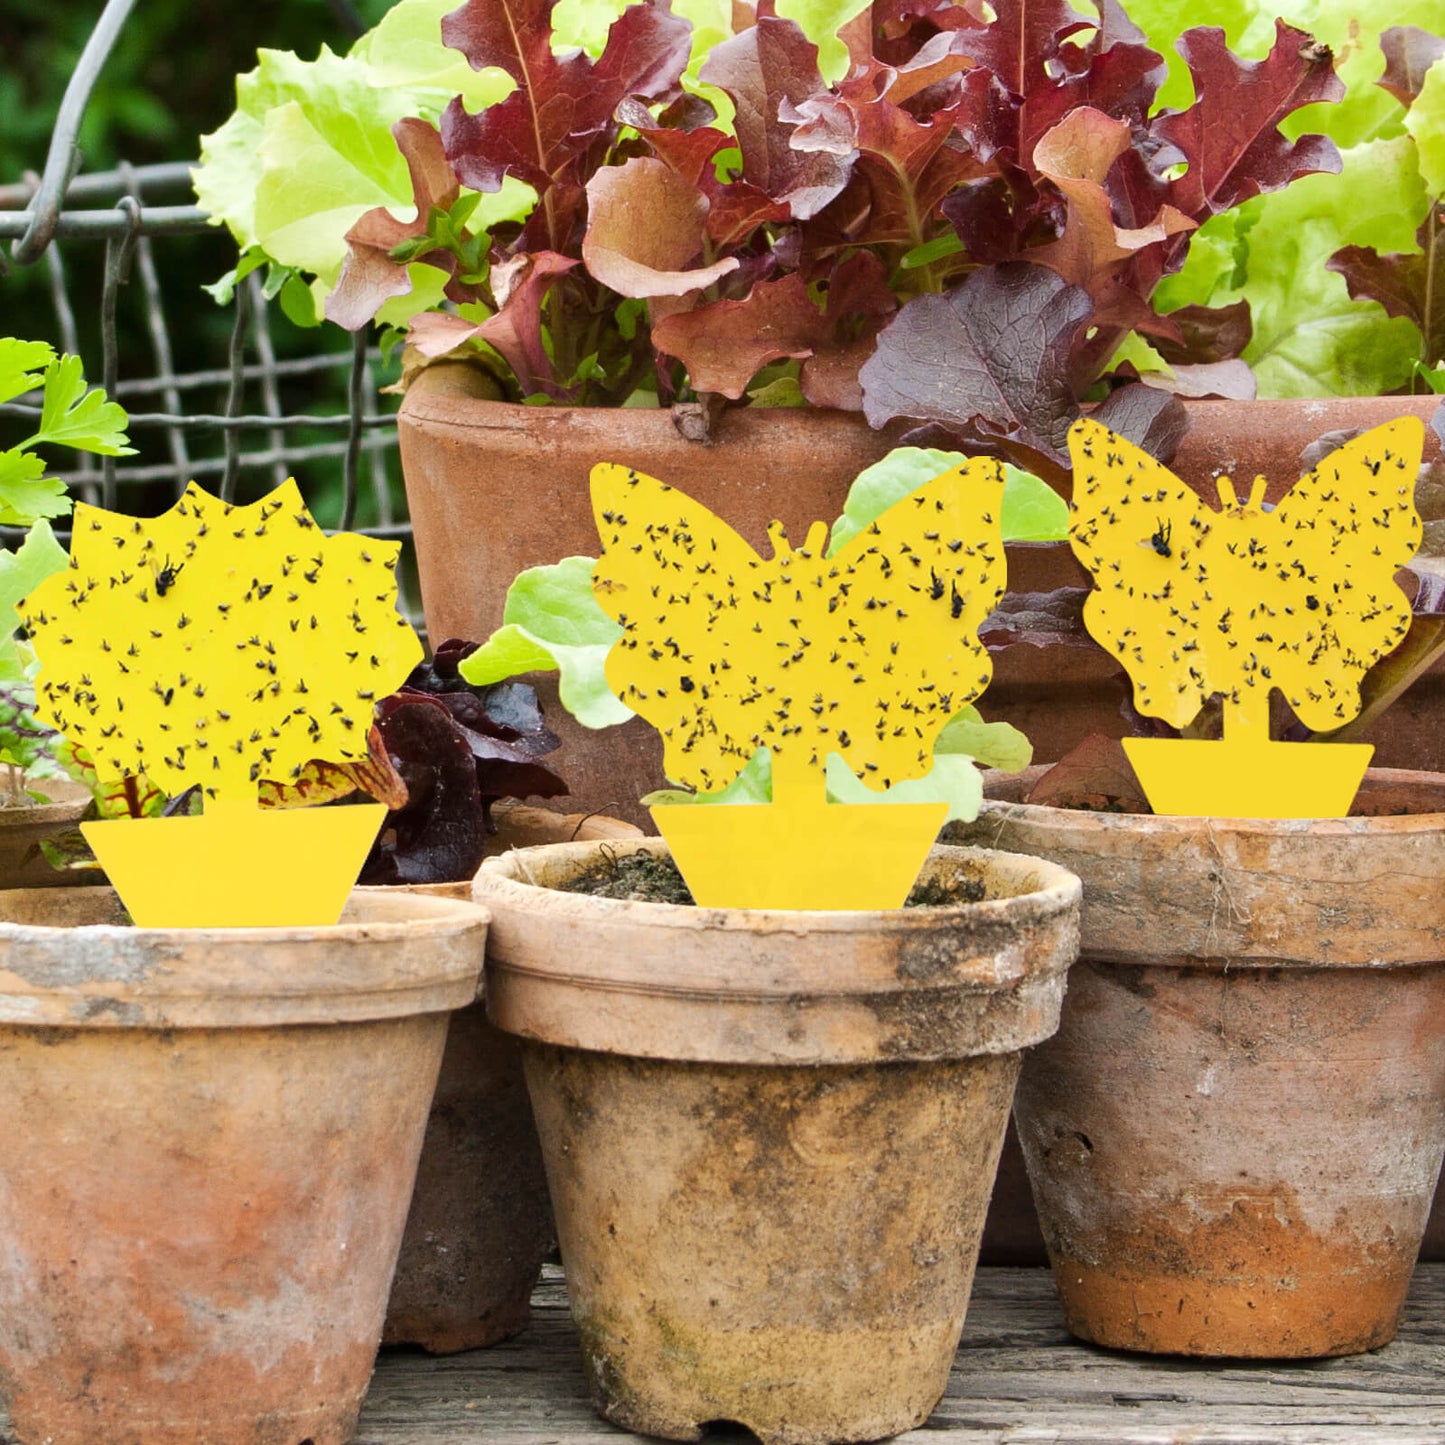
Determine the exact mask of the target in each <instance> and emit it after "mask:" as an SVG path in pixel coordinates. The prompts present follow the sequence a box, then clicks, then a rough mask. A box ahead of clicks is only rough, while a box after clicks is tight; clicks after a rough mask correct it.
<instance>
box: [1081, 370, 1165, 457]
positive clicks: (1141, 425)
mask: <svg viewBox="0 0 1445 1445" xmlns="http://www.w3.org/2000/svg"><path fill="white" fill-rule="evenodd" d="M1090 416H1091V417H1092V418H1093V420H1095V421H1097V422H1100V423H1101V424H1102V425H1104V426H1106V427H1108V428H1109V429H1110V430H1111V431H1116V432H1118V433H1119V435H1120V436H1123V437H1127V438H1128V439H1129V440H1130V441H1131V442H1133V443H1134V445H1135V446H1137V447H1139V448H1141V449H1142V450H1143V451H1146V452H1148V453H1149V455H1150V456H1151V457H1156V458H1157V459H1158V460H1159V461H1161V462H1166V463H1167V462H1169V461H1171V460H1172V459H1173V456H1174V453H1175V452H1176V451H1178V450H1179V443H1180V442H1181V441H1183V440H1184V433H1185V432H1186V431H1188V430H1189V414H1188V412H1187V411H1185V409H1184V404H1183V403H1182V402H1181V401H1180V400H1179V398H1178V397H1176V396H1170V395H1169V394H1168V393H1167V392H1162V391H1157V390H1155V388H1153V387H1152V386H1140V385H1138V384H1137V383H1133V382H1131V383H1130V384H1129V385H1127V386H1120V387H1116V388H1115V389H1114V390H1113V391H1111V392H1110V393H1109V394H1108V396H1106V397H1105V398H1104V400H1103V401H1102V402H1100V403H1099V405H1098V406H1096V407H1095V408H1094V410H1093V411H1092V412H1090Z"/></svg>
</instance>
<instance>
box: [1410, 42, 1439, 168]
mask: <svg viewBox="0 0 1445 1445" xmlns="http://www.w3.org/2000/svg"><path fill="white" fill-rule="evenodd" d="M1442 24H1445V22H1442ZM1405 129H1406V130H1407V131H1409V133H1410V135H1411V137H1412V139H1413V140H1414V142H1415V148H1416V152H1417V156H1418V159H1419V165H1420V179H1421V180H1422V181H1424V183H1425V189H1426V190H1427V191H1429V193H1430V194H1431V195H1432V196H1445V59H1442V60H1437V61H1436V62H1435V64H1434V65H1432V66H1431V67H1430V69H1429V70H1427V71H1426V72H1425V83H1424V84H1423V85H1422V86H1421V87H1420V94H1419V95H1418V96H1416V97H1415V103H1414V104H1413V105H1412V106H1411V107H1410V109H1409V111H1408V112H1407V114H1406V116H1405Z"/></svg>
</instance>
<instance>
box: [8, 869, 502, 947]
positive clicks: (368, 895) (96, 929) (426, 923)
mask: <svg viewBox="0 0 1445 1445" xmlns="http://www.w3.org/2000/svg"><path fill="white" fill-rule="evenodd" d="M436 886H437V887H440V888H463V887H466V886H467V885H466V883H465V882H462V883H456V884H441V885H436ZM49 891H50V890H49V889H38V888H7V889H0V915H3V912H4V910H5V908H6V907H7V906H11V907H13V906H14V900H16V899H17V898H19V897H20V896H22V895H25V896H28V895H31V894H46V893H49ZM66 893H67V894H68V895H69V896H68V898H67V899H66V900H65V901H66V902H70V903H80V904H82V905H84V904H85V903H87V902H91V901H94V902H96V903H97V904H100V903H105V902H108V901H109V899H111V898H114V897H115V896H116V894H115V889H114V888H112V887H111V886H110V885H109V884H98V885H94V886H90V887H86V888H70V889H67V890H66ZM400 897H407V898H420V899H424V900H428V902H427V903H426V904H424V905H423V906H424V908H430V906H431V904H432V903H436V904H442V905H452V906H451V907H448V908H447V909H446V910H445V913H443V910H441V909H433V910H432V911H434V912H436V913H437V915H438V916H437V917H434V918H425V917H422V918H414V919H402V920H396V921H391V920H387V919H384V918H376V919H368V918H353V919H348V918H347V917H346V916H345V915H343V916H342V918H341V919H340V920H339V921H338V922H336V923H325V924H322V923H318V924H272V925H268V926H266V927H261V928H222V927H211V928H143V927H140V926H139V925H136V924H131V923H75V924H64V923H55V924H50V923H23V922H14V921H11V920H8V919H6V918H4V917H3V916H0V948H3V947H4V946H6V945H12V944H14V943H18V942H28V941H31V940H34V941H37V942H46V941H51V940H54V939H56V938H58V937H59V936H61V935H64V936H65V937H69V938H73V937H77V936H78V937H81V938H83V939H92V938H94V939H98V940H103V939H111V938H117V939H126V940H137V941H140V942H152V941H157V940H164V939H178V940H183V941H184V942H186V943H190V942H191V941H195V942H196V943H204V944H211V945H223V946H224V945H231V944H235V945H238V946H239V945H242V944H251V943H289V942H306V941H308V940H311V939H316V940H318V941H322V942H324V941H326V940H328V939H335V940H338V941H341V940H344V939H346V938H348V937H352V936H358V937H361V938H364V939H366V940H368V941H375V942H378V943H385V942H389V941H390V942H396V941H400V940H402V939H411V938H423V937H432V936H437V937H447V936H450V935H451V934H453V933H456V932H457V931H458V927H457V925H458V924H459V923H464V922H466V921H467V920H468V919H469V918H470V921H472V922H481V921H488V922H489V921H490V919H491V914H490V913H488V911H487V909H486V908H485V907H484V906H483V905H482V904H480V903H478V902H477V901H476V900H475V899H472V898H467V897H463V896H461V895H460V894H446V893H441V892H436V893H431V892H418V891H416V890H414V889H413V888H412V886H411V885H410V884H400V885H395V884H394V885H390V886H388V887H385V888H379V887H361V886H359V885H358V886H357V887H355V888H353V889H352V890H351V894H350V895H349V896H348V898H347V904H346V907H347V909H348V911H350V910H351V909H352V908H354V906H355V905H356V904H357V903H358V902H367V901H369V900H371V899H373V898H400ZM36 901H37V902H39V901H41V900H39V899H37V900H36ZM45 901H49V900H48V899H47V900H45ZM457 904H460V905H461V906H460V908H457V907H455V905H457ZM57 906H59V902H58V901H57ZM0 959H3V954H0Z"/></svg>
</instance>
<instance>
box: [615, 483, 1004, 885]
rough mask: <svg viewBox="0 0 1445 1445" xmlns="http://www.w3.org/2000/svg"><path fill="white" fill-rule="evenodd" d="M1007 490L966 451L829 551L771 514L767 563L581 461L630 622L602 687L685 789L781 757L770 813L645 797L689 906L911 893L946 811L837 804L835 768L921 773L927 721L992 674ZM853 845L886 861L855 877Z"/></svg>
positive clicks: (817, 526) (951, 709)
mask: <svg viewBox="0 0 1445 1445" xmlns="http://www.w3.org/2000/svg"><path fill="white" fill-rule="evenodd" d="M1003 492H1004V473H1003V468H1002V467H1001V466H1000V465H999V464H998V463H997V462H993V461H989V460H986V459H981V458H980V459H975V460H973V461H970V462H967V463H965V464H963V465H961V466H958V467H955V468H953V469H952V470H950V471H948V472H945V473H944V474H943V475H941V476H939V477H935V478H934V479H933V480H932V481H930V482H928V483H926V484H925V485H924V486H922V487H920V488H919V489H918V490H917V491H915V492H913V493H911V494H910V495H909V496H907V497H905V498H904V499H903V500H902V501H900V502H898V503H896V504H895V505H894V506H892V507H891V508H889V510H888V511H886V512H885V513H884V514H883V515H882V516H880V517H879V518H878V519H877V520H876V521H874V522H873V523H871V524H870V525H869V526H868V527H866V528H864V529H863V531H862V532H860V533H859V534H858V535H857V536H856V537H854V538H853V539H852V540H851V541H849V542H848V543H847V544H846V545H844V546H842V547H840V548H839V549H838V550H837V552H836V553H835V554H833V555H829V552H828V550H827V548H826V546H825V543H826V540H827V528H826V526H825V524H823V523H821V522H817V523H814V525H813V527H812V528H811V529H810V531H809V533H808V537H807V540H806V542H805V543H804V544H803V545H802V546H801V547H799V548H797V549H796V550H794V549H793V548H792V546H791V545H790V544H789V542H788V539H787V537H786V535H785V534H784V531H783V528H782V526H781V524H779V523H774V524H773V526H772V527H771V528H770V529H769V532H768V536H769V539H770V540H771V542H772V545H773V555H772V556H771V557H769V558H763V557H760V556H759V555H758V554H757V553H756V552H755V551H754V550H753V549H752V548H751V547H750V546H749V545H748V544H747V543H746V542H745V541H743V539H742V538H741V537H739V536H738V534H737V533H736V532H735V531H733V529H732V528H731V527H730V526H728V524H727V523H726V522H724V521H722V520H721V519H720V518H718V517H716V516H715V515H714V514H713V513H712V512H710V511H709V510H708V509H707V508H706V507H704V506H702V505H701V504H700V503H698V502H696V501H694V500H693V499H692V498H690V497H688V496H686V495H685V494H684V493H682V492H680V491H676V490H674V489H673V488H672V487H669V486H667V485H666V484H665V483H663V482H660V481H658V480H656V479H655V478H652V477H648V476H644V475H643V474H641V473H640V472H636V471H632V470H629V469H628V468H626V467H622V466H617V465H614V464H610V463H604V464H602V465H599V466H597V467H595V468H594V469H593V472H592V504H593V511H594V513H595V515H596V521H597V530H598V534H599V536H600V538H601V542H602V554H601V557H600V559H599V561H598V563H597V566H596V569H595V571H594V574H593V586H594V591H595V593H596V596H597V600H598V602H599V603H600V604H601V606H602V608H603V610H604V611H605V612H607V613H608V614H609V615H611V616H612V617H613V618H614V619H615V620H616V621H617V622H618V623H619V624H620V625H621V627H622V637H621V639H620V640H619V641H618V642H617V643H616V645H615V646H614V647H613V650H612V651H611V653H610V654H609V656H608V660H607V681H608V683H609V685H610V686H611V687H612V689H613V691H614V692H615V693H616V694H617V695H618V697H619V698H621V700H622V701H623V702H624V703H626V704H627V705H628V706H629V707H630V708H632V709H633V710H634V711H635V712H637V713H639V714H641V716H643V717H644V718H646V719H647V720H648V722H650V723H651V724H652V725H653V726H654V727H655V728H657V730H658V731H659V732H660V733H661V734H662V740H663V746H664V752H665V765H666V771H667V774H668V776H669V777H670V778H672V779H673V780H674V781H676V782H679V783H682V784H684V785H685V786H687V787H691V788H695V789H697V790H698V791H700V792H715V791H717V790H719V789H721V788H723V787H724V786H726V785H727V784H728V783H729V782H731V781H732V780H733V779H734V778H735V777H736V776H737V774H738V773H739V772H740V771H741V770H742V768H743V767H744V766H745V765H746V763H747V762H748V760H749V759H750V758H751V757H752V756H753V754H754V753H755V752H756V750H757V749H758V748H767V749H768V750H769V751H770V753H771V755H772V777H773V804H772V806H771V807H770V808H766V809H764V808H758V807H730V806H719V807H691V806H679V805H673V806H668V807H658V808H656V809H654V811H653V817H654V820H655V821H656V823H657V825H658V828H659V829H660V830H661V831H662V833H663V836H664V837H665V838H667V840H668V843H669V845H670V846H671V847H672V850H673V855H674V857H675V859H676V861H677V863H678V866H679V867H680V868H681V869H682V871H683V874H684V876H685V877H686V878H687V880H688V883H689V885H690V886H691V888H692V891H693V894H694V896H695V897H697V899H698V901H699V902H704V903H716V904H722V905H728V906H737V907H789V908H894V907H899V906H901V905H902V903H903V901H904V898H905V897H906V896H907V893H908V889H909V887H911V885H912V882H913V879H914V878H915V877H916V875H917V872H918V869H919V867H920V866H921V864H922V860H923V856H924V854H926V852H927V849H928V846H929V844H930V842H931V841H932V838H933V837H934V836H935V835H936V833H937V831H938V828H939V826H940V825H941V824H942V822H943V818H944V816H945V814H946V811H947V809H946V807H945V806H944V805H941V804H940V805H935V804H894V805H890V806H888V807H886V808H873V807H858V808H848V807H845V806H842V805H838V804H829V803H828V802H827V795H826V781H825V770H826V767H827V760H828V756H829V754H830V753H837V754H838V756H839V757H840V758H841V759H842V760H843V761H844V762H845V763H847V765H848V766H849V767H850V768H852V770H853V771H854V772H855V773H856V774H857V775H858V776H859V777H860V778H861V779H862V780H863V781H864V782H865V783H866V784H868V785H869V786H870V787H872V788H875V789H877V790H879V791H882V790H885V789H886V788H888V787H889V786H891V785H892V784H893V783H896V782H899V781H901V780H903V779H906V778H918V777H922V776H923V775H924V774H925V773H927V772H928V771H929V769H930V768H931V767H932V765H933V743H934V739H935V737H936V735H937V733H938V731H939V730H940V729H941V728H942V727H943V725H944V724H945V723H946V722H947V721H948V719H949V718H950V717H951V716H952V715H953V714H954V713H956V712H957V711H958V710H959V709H960V708H962V707H963V706H965V705H966V704H967V703H968V702H970V701H971V700H972V699H973V698H975V697H977V696H978V695H979V694H980V693H981V692H982V691H983V690H984V688H985V687H987V686H988V682H989V678H990V676H991V674H992V665H991V663H990V660H989V656H988V653H987V651H986V650H985V649H984V647H983V646H982V645H981V644H980V642H979V640H978V629H979V627H980V625H981V624H982V623H983V621H984V619H985V618H986V617H987V616H988V614H989V613H990V612H991V611H992V610H993V608H994V606H995V605H996V603H997V601H998V599H999V597H1000V596H1001V595H1002V592H1003V586H1004V567H1005V564H1004V551H1003V542H1002V539H1001V536H1000V532H999V517H1000V512H1001V508H1002V504H1003ZM764 815H766V816H764ZM858 815H862V816H858ZM848 829H852V830H853V831H852V832H847V831H846V830H848ZM753 832H756V833H757V837H752V836H751V834H752V833H753ZM719 833H721V834H725V835H727V836H722V837H719V836H717V835H718V834H719ZM734 834H735V835H734ZM904 834H907V835H908V837H909V841H908V843H906V844H904V843H902V842H901V841H900V839H901V838H902V837H903V836H904ZM920 839H921V844H920V843H919V842H918V840H920ZM850 850H851V851H853V852H854V853H855V854H856V855H857V856H858V857H859V858H863V857H865V856H867V857H872V855H874V854H877V855H878V856H877V857H874V858H872V861H869V862H867V863H866V866H865V867H864V869H863V872H864V874H865V876H864V877H863V878H862V879H861V880H860V879H859V878H856V877H851V876H848V875H846V874H845V873H844V872H843V871H842V870H843V867H844V864H845V861H846V860H845V855H846V854H847V853H848V852H849V851H850ZM869 870H871V875H870V872H869ZM879 899H886V900H887V901H879Z"/></svg>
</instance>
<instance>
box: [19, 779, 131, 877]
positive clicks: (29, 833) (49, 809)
mask: <svg viewBox="0 0 1445 1445" xmlns="http://www.w3.org/2000/svg"><path fill="white" fill-rule="evenodd" d="M42 786H43V788H44V790H45V793H46V795H47V796H48V797H49V798H50V802H48V803H37V804H35V805H34V806H33V807H26V808H0V890H5V889H10V888H59V887H82V886H84V885H87V884H96V883H102V882H104V881H105V880H104V877H103V875H102V874H101V872H100V870H99V869H98V868H85V869H72V868H52V867H51V866H50V864H49V863H47V862H46V861H45V858H44V857H43V856H42V855H41V853H40V852H39V851H38V850H39V847H40V844H41V843H42V842H44V841H45V840H46V839H49V838H55V837H57V836H59V835H60V834H62V833H68V832H70V831H71V830H72V829H74V828H77V827H79V825H80V820H81V818H83V817H84V816H85V810H86V809H87V808H88V807H89V806H90V793H89V791H88V790H87V789H85V788H82V787H81V786H80V784H79V783H71V782H64V781H60V780H58V779H51V778H47V779H46V780H45V782H44V784H43V785H42Z"/></svg>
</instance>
